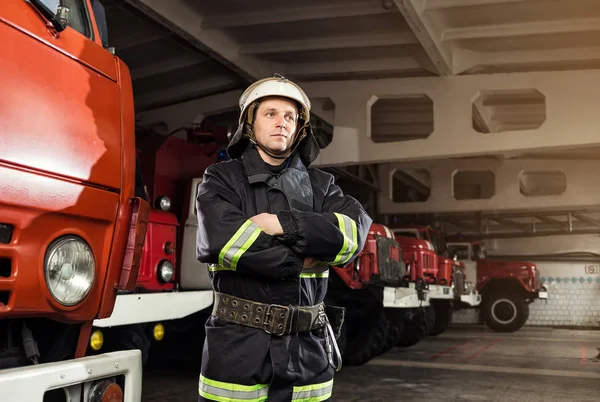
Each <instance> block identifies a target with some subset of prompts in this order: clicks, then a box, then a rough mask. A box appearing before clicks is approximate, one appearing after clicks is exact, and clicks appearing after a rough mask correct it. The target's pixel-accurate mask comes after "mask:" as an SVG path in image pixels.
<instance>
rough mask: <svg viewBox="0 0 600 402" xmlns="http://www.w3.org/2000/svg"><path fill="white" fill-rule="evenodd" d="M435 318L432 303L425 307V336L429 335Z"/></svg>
mask: <svg viewBox="0 0 600 402" xmlns="http://www.w3.org/2000/svg"><path fill="white" fill-rule="evenodd" d="M435 320H436V310H435V307H434V306H433V304H430V305H429V306H427V307H425V324H426V325H427V331H426V332H425V333H426V335H425V336H429V335H430V334H431V331H433V326H434V325H435Z"/></svg>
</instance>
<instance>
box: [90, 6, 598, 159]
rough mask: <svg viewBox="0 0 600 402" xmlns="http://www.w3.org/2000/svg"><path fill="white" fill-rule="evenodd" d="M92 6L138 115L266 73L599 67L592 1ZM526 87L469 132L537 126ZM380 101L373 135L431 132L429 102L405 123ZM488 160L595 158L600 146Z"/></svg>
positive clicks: (490, 99)
mask: <svg viewBox="0 0 600 402" xmlns="http://www.w3.org/2000/svg"><path fill="white" fill-rule="evenodd" d="M102 2H103V4H104V5H105V7H106V9H107V18H108V23H109V42H110V46H114V47H115V49H116V54H117V55H119V56H120V57H122V58H123V59H124V60H125V62H126V63H127V64H128V65H129V66H130V68H131V71H132V77H133V80H134V91H135V98H136V108H137V111H138V112H143V111H149V110H152V109H154V108H158V107H161V106H165V105H171V104H176V103H179V102H184V101H188V100H192V99H199V98H203V97H208V96H212V95H215V94H218V93H224V92H228V91H232V90H240V91H241V90H242V89H243V88H244V87H245V86H246V85H247V84H248V83H249V82H251V81H252V80H254V79H257V78H263V77H265V76H270V75H272V74H273V73H275V72H278V73H281V74H284V75H285V76H287V77H288V78H291V79H293V80H295V81H299V82H310V81H321V80H327V81H338V80H348V79H353V80H362V79H379V78H403V77H427V76H444V75H459V74H460V75H472V74H493V73H511V72H525V71H527V72H536V71H558V70H580V69H596V68H599V67H600V35H599V33H600V2H598V0H326V1H325V0H305V1H302V2H292V1H277V0H253V1H247V0H202V1H200V0H169V1H165V0H102ZM536 92H537V91H535V90H534V89H532V90H531V91H524V92H523V91H522V92H518V91H517V92H516V93H513V94H512V95H511V96H512V97H511V98H508V99H506V98H502V96H499V95H498V94H494V93H485V94H481V96H480V97H479V98H478V99H477V100H476V101H475V102H474V106H473V127H474V128H475V129H477V130H478V131H481V132H499V131H505V130H511V129H512V130H515V129H516V130H520V129H526V128H529V127H536V126H539V125H540V124H543V122H544V120H545V117H546V115H545V113H546V110H545V105H544V96H543V94H540V93H536ZM401 104H402V102H400V103H399V105H401ZM375 105H377V103H376V104H375ZM380 106H381V110H379V111H378V112H377V113H374V115H376V116H377V119H378V121H379V124H381V125H383V126H382V127H383V128H381V133H382V134H381V136H382V138H385V136H390V135H393V139H394V140H396V139H400V140H410V139H414V138H422V137H423V136H427V134H428V133H429V132H431V127H432V125H433V115H432V113H430V112H428V111H430V110H431V108H432V107H431V104H430V102H428V101H427V99H424V100H423V99H422V100H421V101H420V102H416V103H413V104H412V105H411V107H409V108H407V107H406V105H403V106H402V107H403V108H404V109H406V110H409V111H410V113H411V116H412V117H410V118H399V117H398V111H397V110H394V108H393V107H391V108H390V107H389V106H390V105H387V104H383V103H382V104H381V105H380ZM393 124H396V126H394V125H393ZM390 132H391V134H390ZM495 157H496V158H499V159H504V158H554V159H559V158H562V159H564V158H567V159H569V158H586V159H598V158H599V157H600V150H599V149H595V148H594V149H590V148H587V149H573V150H567V151H560V152H552V153H548V152H530V153H527V154H514V155H497V156H495Z"/></svg>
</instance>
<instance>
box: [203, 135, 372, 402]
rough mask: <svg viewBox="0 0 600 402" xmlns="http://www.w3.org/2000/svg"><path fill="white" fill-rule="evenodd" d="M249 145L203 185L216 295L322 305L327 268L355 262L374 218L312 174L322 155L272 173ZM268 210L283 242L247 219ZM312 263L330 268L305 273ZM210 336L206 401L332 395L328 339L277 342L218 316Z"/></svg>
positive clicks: (298, 336) (213, 169) (311, 336)
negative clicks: (306, 263)
mask: <svg viewBox="0 0 600 402" xmlns="http://www.w3.org/2000/svg"><path fill="white" fill-rule="evenodd" d="M238 139H239V138H238ZM244 145H245V147H240V146H239V144H238V145H237V150H238V153H237V156H238V157H237V158H235V159H232V160H230V161H227V162H221V163H218V164H216V165H212V166H210V167H209V168H208V169H207V170H206V172H205V174H204V178H203V182H202V184H201V185H200V186H199V190H198V196H197V202H196V208H197V214H198V223H199V226H198V233H197V240H196V241H197V258H198V260H199V261H201V262H205V263H209V264H211V265H209V267H210V268H209V271H210V272H209V275H210V278H211V280H212V284H213V288H214V290H215V291H216V292H219V293H224V294H228V295H232V296H236V297H240V298H244V299H248V300H252V301H256V302H262V303H269V304H278V305H285V306H287V305H300V306H313V305H316V304H318V303H320V302H322V301H323V300H324V297H325V293H326V291H327V278H328V268H327V267H328V266H329V265H340V266H341V265H344V264H346V263H348V262H350V261H352V260H353V259H354V258H355V257H356V256H357V255H358V253H359V252H360V251H361V250H362V248H363V246H364V243H365V240H366V237H367V233H368V230H369V227H370V225H371V222H372V220H371V218H370V217H369V216H368V215H367V213H366V212H365V211H364V209H363V208H362V206H361V205H360V203H359V202H358V201H356V200H355V199H354V198H352V197H349V196H345V195H344V194H343V193H342V191H341V190H340V188H339V187H338V186H337V185H336V184H335V183H334V179H333V176H332V175H330V174H328V173H325V172H323V171H321V170H319V169H314V168H308V169H307V168H306V165H305V162H308V163H310V162H312V159H314V156H315V153H314V152H312V154H310V156H309V153H307V152H304V151H306V147H304V148H302V147H300V148H299V151H298V152H297V153H295V154H294V155H292V156H291V157H290V158H289V159H288V160H286V161H285V162H284V164H282V165H281V166H278V167H274V166H271V165H268V164H266V163H265V162H264V161H263V160H262V158H261V157H260V155H259V154H258V152H257V150H256V148H255V146H254V145H252V144H249V143H248V142H246V144H244ZM312 151H314V149H312ZM240 152H241V154H240ZM230 155H231V154H230ZM234 156H235V155H234ZM262 212H267V213H273V214H276V215H277V216H278V218H279V220H280V223H281V225H282V227H283V230H284V235H283V236H270V235H267V234H266V233H264V232H262V231H261V230H260V228H258V226H256V225H255V224H254V223H253V222H251V221H250V220H249V218H251V217H252V216H254V215H257V214H259V213H262ZM307 256H308V257H313V258H316V259H318V260H319V261H322V263H323V264H322V265H325V267H324V268H317V269H312V270H303V262H304V257H307ZM205 328H206V338H205V343H204V349H203V355H202V368H201V374H200V382H199V394H200V397H199V400H227V401H233V400H240V401H244V400H254V401H260V400H267V397H268V400H269V401H290V400H303V401H323V400H327V399H329V398H330V397H331V392H332V388H333V374H334V369H333V367H332V366H331V365H330V364H329V361H328V357H327V355H326V352H325V338H324V337H325V335H324V334H323V331H314V330H313V331H309V332H297V333H292V334H289V335H283V336H277V335H271V334H269V333H267V332H265V331H263V330H261V329H255V328H249V327H247V326H242V325H238V324H234V323H230V322H228V321H227V320H225V319H223V318H221V317H216V316H214V315H213V316H211V317H210V318H209V319H208V320H207V322H206V325H205Z"/></svg>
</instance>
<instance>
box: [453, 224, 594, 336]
mask: <svg viewBox="0 0 600 402" xmlns="http://www.w3.org/2000/svg"><path fill="white" fill-rule="evenodd" d="M489 246H491V247H493V248H494V250H493V251H492V250H490V254H496V255H502V254H509V250H510V251H511V252H510V254H512V255H514V254H521V253H527V252H529V253H540V254H541V253H549V250H551V251H552V252H553V253H568V252H594V253H598V252H599V251H600V238H598V237H596V236H593V235H582V236H552V237H545V238H530V239H508V240H507V239H496V240H495V242H491V244H489ZM527 260H529V261H532V262H534V263H535V264H536V265H537V266H538V268H539V270H540V274H541V280H542V283H543V284H544V286H546V287H547V288H548V293H549V295H548V300H547V301H544V300H536V301H535V302H534V303H532V304H531V305H530V317H529V321H528V322H527V324H526V325H543V326H580V327H600V258H599V259H598V260H597V261H592V262H586V261H572V262H550V261H535V260H530V259H527ZM453 322H455V323H479V322H480V320H479V312H478V310H477V309H469V310H462V311H458V312H455V315H454V317H453Z"/></svg>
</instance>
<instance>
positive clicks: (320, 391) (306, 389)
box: [292, 380, 333, 402]
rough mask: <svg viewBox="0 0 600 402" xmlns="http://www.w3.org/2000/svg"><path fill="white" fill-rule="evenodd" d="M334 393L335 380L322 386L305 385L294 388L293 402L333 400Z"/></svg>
mask: <svg viewBox="0 0 600 402" xmlns="http://www.w3.org/2000/svg"><path fill="white" fill-rule="evenodd" d="M332 392H333V380H329V381H327V382H323V383H321V384H313V385H304V386H302V387H294V393H293V394H292V401H295V402H319V401H324V400H326V399H329V398H331V394H332Z"/></svg>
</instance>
